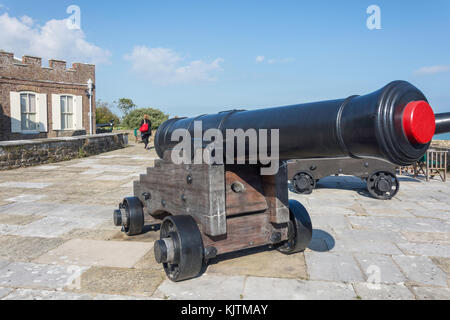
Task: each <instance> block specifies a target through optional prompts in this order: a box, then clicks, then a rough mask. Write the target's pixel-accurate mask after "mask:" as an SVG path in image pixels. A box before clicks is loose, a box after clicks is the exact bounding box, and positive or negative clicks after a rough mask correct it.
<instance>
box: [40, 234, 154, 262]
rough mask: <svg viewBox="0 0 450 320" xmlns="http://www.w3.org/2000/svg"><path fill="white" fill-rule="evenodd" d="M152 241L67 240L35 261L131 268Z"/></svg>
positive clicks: (150, 246) (149, 248) (147, 249)
mask: <svg viewBox="0 0 450 320" xmlns="http://www.w3.org/2000/svg"><path fill="white" fill-rule="evenodd" d="M151 249H153V243H145V242H118V241H100V240H83V239H73V240H69V241H67V242H66V243H64V244H63V245H61V246H59V247H58V248H56V249H54V250H51V251H49V252H48V253H46V254H44V255H42V256H41V257H39V258H38V259H36V260H35V261H36V262H37V263H44V264H53V263H55V264H61V265H80V266H105V267H116V268H132V267H133V266H134V265H135V264H136V263H137V262H138V261H139V260H140V259H141V258H142V257H143V256H144V255H145V254H146V253H147V252H148V251H149V250H151Z"/></svg>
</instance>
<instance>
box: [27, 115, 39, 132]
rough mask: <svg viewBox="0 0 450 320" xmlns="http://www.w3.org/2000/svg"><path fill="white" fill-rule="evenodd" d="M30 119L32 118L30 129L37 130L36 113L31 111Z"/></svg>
mask: <svg viewBox="0 0 450 320" xmlns="http://www.w3.org/2000/svg"><path fill="white" fill-rule="evenodd" d="M29 119H30V122H29V126H28V130H36V129H37V123H36V113H30V114H29Z"/></svg>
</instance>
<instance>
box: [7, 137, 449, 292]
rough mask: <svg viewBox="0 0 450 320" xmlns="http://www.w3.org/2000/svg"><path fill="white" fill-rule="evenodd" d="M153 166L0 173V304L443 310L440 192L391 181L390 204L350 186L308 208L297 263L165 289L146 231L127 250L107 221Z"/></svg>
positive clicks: (262, 253)
mask: <svg viewBox="0 0 450 320" xmlns="http://www.w3.org/2000/svg"><path fill="white" fill-rule="evenodd" d="M154 159H156V153H155V152H154V151H145V150H144V147H143V145H141V144H139V145H132V146H130V147H128V148H125V149H120V150H116V151H113V152H109V153H106V154H102V155H98V156H94V157H90V158H85V159H76V160H71V161H67V162H61V163H55V164H50V165H43V166H36V167H30V168H20V169H17V170H11V171H4V172H0V298H3V299H233V300H241V299H269V300H277V299H363V300H366V299H450V289H449V279H450V278H449V275H450V183H448V182H447V183H442V182H439V181H437V180H436V181H431V182H429V183H427V182H425V181H423V180H416V179H412V178H410V177H407V176H402V177H400V180H401V189H400V192H399V194H398V195H397V197H396V198H394V199H393V200H392V201H387V202H383V201H378V200H374V199H372V198H370V197H369V196H368V194H367V192H366V191H365V184H364V183H363V182H361V181H360V180H359V179H357V178H353V177H330V178H327V179H324V180H322V181H321V182H320V183H319V189H318V190H316V191H315V192H314V193H313V194H312V195H310V196H300V195H296V194H294V193H290V197H291V198H293V199H297V200H299V201H300V202H302V203H303V204H304V205H305V206H306V207H307V208H308V209H309V210H310V213H311V216H312V221H313V225H314V239H313V241H312V243H311V245H310V246H309V249H308V250H307V251H306V252H305V253H304V254H297V255H293V256H284V255H281V254H280V253H278V252H276V251H273V250H270V249H268V248H260V249H253V250H249V251H245V252H241V253H235V254H232V255H226V256H222V257H219V258H218V259H216V260H214V261H212V262H211V263H210V265H209V266H208V268H207V269H206V271H205V273H204V274H203V275H202V276H201V277H199V278H197V279H194V280H189V281H185V282H182V283H172V282H170V281H169V280H167V279H166V276H165V274H164V272H163V270H162V269H161V267H160V266H159V265H158V264H156V262H155V261H154V257H153V241H154V240H155V239H157V237H158V234H157V233H154V232H152V231H149V232H148V233H146V234H144V235H140V236H137V237H133V238H127V237H126V236H124V235H123V234H122V233H121V232H120V230H118V228H116V227H114V226H113V221H112V210H113V209H114V208H116V207H117V205H118V203H119V202H120V201H121V200H122V199H123V198H124V197H126V196H129V195H132V181H133V180H136V179H137V177H138V175H139V174H141V173H145V171H146V168H147V167H148V166H152V165H153V161H154Z"/></svg>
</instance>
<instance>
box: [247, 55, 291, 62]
mask: <svg viewBox="0 0 450 320" xmlns="http://www.w3.org/2000/svg"><path fill="white" fill-rule="evenodd" d="M292 61H294V59H293V58H281V59H266V57H265V56H257V57H256V62H257V63H263V62H266V63H268V64H276V63H288V62H292Z"/></svg>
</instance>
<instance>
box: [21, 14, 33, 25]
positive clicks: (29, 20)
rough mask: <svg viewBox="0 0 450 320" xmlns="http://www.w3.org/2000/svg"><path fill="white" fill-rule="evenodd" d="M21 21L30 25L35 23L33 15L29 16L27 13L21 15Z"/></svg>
mask: <svg viewBox="0 0 450 320" xmlns="http://www.w3.org/2000/svg"><path fill="white" fill-rule="evenodd" d="M20 21H22V23H23V24H25V25H27V26H29V27H31V26H32V25H33V23H34V21H33V18H31V17H29V16H27V15H25V16H23V17H21V18H20Z"/></svg>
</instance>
